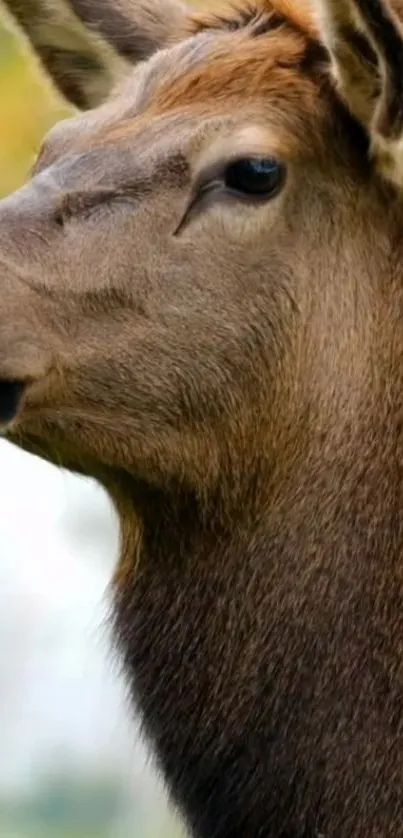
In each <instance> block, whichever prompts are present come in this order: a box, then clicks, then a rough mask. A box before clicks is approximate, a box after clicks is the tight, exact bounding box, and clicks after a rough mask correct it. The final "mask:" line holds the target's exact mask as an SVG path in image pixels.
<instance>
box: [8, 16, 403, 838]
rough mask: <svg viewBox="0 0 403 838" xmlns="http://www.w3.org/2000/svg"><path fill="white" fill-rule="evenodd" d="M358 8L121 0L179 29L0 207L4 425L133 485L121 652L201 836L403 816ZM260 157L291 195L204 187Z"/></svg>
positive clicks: (375, 241)
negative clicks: (212, 8) (231, 166)
mask: <svg viewBox="0 0 403 838" xmlns="http://www.w3.org/2000/svg"><path fill="white" fill-rule="evenodd" d="M122 1H123V0H122ZM38 2H39V0H38ZM48 3H49V0H45V6H43V9H44V10H45V9H47V8H48ZM9 5H10V7H11V8H12V7H13V5H15V4H13V2H12V0H9ZM23 5H24V4H23V2H22V0H19V3H18V8H19V9H20V10H21V8H23ZM71 5H72V6H73V7H74V14H75V15H76V16H77V20H81V18H80V14H81V15H83V17H84V19H85V20H86V21H87V17H86V14H84V12H83V6H82V4H80V3H79V2H77V3H76V2H73V0H71ZM341 5H342V12H343V14H344V13H345V17H343V18H340V19H339V18H338V17H337V15H336V12H337V14H338V13H339V10H340V8H341V6H337V7H336V6H335V4H334V3H332V2H331V0H327V2H324V0H323V3H322V4H321V6H322V12H323V14H322V15H319V17H318V18H316V17H315V16H314V14H313V11H312V10H311V6H309V5H306V6H305V10H301V5H300V4H298V3H297V2H295V4H294V3H292V2H286V0H281V2H280V0H275V2H273V3H269V2H268V0H265V2H264V3H259V4H256V6H255V7H254V8H252V9H251V8H250V7H249V8H248V7H247V6H245V7H243V6H242V4H238V5H237V6H236V7H235V8H234V11H233V13H232V12H231V13H228V12H227V11H226V12H225V13H224V12H223V13H222V14H220V13H219V12H217V13H214V14H213V16H211V15H210V16H203V17H202V18H200V17H197V21H196V22H195V19H194V18H193V17H192V16H191V15H190V14H189V15H188V14H187V13H186V12H185V11H183V10H182V9H180V8H178V10H177V13H175V15H174V19H175V20H176V24H175V32H174V31H170V30H169V25H168V22H167V21H168V18H167V16H166V15H164V14H163V15H162V18H160V19H159V22H158V20H157V26H156V29H155V30H153V31H154V35H153V31H151V30H150V29H149V28H147V26H145V22H146V21H147V20H148V21H149V20H150V19H151V18H150V16H149V15H148V14H147V15H146V16H144V12H145V10H148V11H150V12H151V11H153V14H155V16H156V18H158V14H157V11H158V8H159V7H158V6H152V2H151V0H148V2H142V3H140V4H139V6H138V8H137V7H136V4H135V3H133V4H132V3H128V4H127V6H124V7H123V6H120V9H121V10H123V11H124V15H123V16H124V19H125V20H129V19H130V21H131V26H132V28H133V30H134V29H136V39H135V43H136V50H135V55H133V58H136V56H138V55H141V56H142V55H143V53H142V48H141V47H139V40H141V37H142V35H143V36H144V45H145V46H144V49H145V52H146V53H147V51H148V50H149V46H147V45H149V44H150V43H153V44H154V41H155V42H158V43H161V46H162V47H164V49H161V50H156V51H155V50H154V52H153V54H152V55H150V57H149V59H148V60H147V61H144V62H142V63H140V64H139V65H138V67H136V69H135V70H133V72H132V73H130V74H129V75H128V77H127V78H126V79H125V80H124V81H123V83H122V85H121V86H120V87H119V88H118V89H117V90H116V91H115V93H114V95H113V96H112V98H111V99H110V100H109V101H108V102H106V104H104V105H102V106H101V107H99V108H97V109H95V110H94V111H93V112H91V113H89V114H88V113H86V114H82V115H80V116H78V117H75V118H74V119H72V120H69V121H67V122H64V123H62V124H61V125H59V126H56V128H55V129H53V131H52V132H51V133H50V135H49V136H48V138H47V140H46V141H45V144H44V147H43V150H42V153H41V155H40V158H39V160H38V162H37V164H36V166H35V171H34V173H33V174H34V177H33V179H32V181H31V182H30V183H29V184H27V186H26V187H25V188H24V189H23V190H21V191H20V192H18V193H16V194H15V195H13V196H11V197H9V198H7V199H6V200H4V201H2V202H1V203H0V286H1V295H0V416H1V417H3V426H4V430H5V432H6V435H7V437H8V438H9V439H10V440H12V441H13V442H15V443H16V444H18V445H20V446H21V447H23V448H25V449H27V450H29V451H32V452H34V453H36V454H39V455H40V456H42V457H44V458H47V459H49V460H50V461H52V462H56V463H58V464H60V465H63V466H65V467H67V468H70V469H73V470H75V471H77V472H80V473H84V474H90V475H92V476H94V477H95V478H96V479H98V480H99V481H100V482H101V483H102V484H103V485H104V486H105V487H106V488H107V490H108V491H109V493H110V496H111V498H112V499H113V501H114V503H115V505H116V508H117V510H118V513H119V518H120V525H121V558H120V563H119V567H118V568H117V570H116V574H115V578H114V583H113V590H114V600H115V627H116V637H117V642H118V646H119V649H120V650H121V653H122V656H123V659H124V662H125V665H126V671H127V674H128V677H129V679H130V684H131V686H132V689H133V696H134V698H135V700H136V702H137V704H138V707H139V709H140V712H141V714H142V718H143V723H144V730H145V733H146V735H147V737H148V739H149V741H150V743H151V745H152V746H153V747H154V748H155V751H156V754H157V757H158V760H159V763H160V766H161V769H162V771H163V773H164V776H165V778H166V781H167V784H168V787H169V789H170V792H171V794H172V798H173V801H174V802H175V803H176V804H177V805H178V806H179V807H180V810H181V812H182V813H183V816H184V818H185V820H186V823H187V824H188V826H189V829H190V831H191V833H192V835H194V836H195V838H351V837H352V836H354V838H400V836H402V835H403V785H402V752H403V581H402V580H403V577H402V553H403V515H402V508H403V436H402V427H403V426H402V409H401V402H402V393H403V316H402V315H403V286H402V265H403V241H402V232H401V231H402V225H403V204H402V196H401V190H400V184H401V183H402V182H403V180H402V169H401V166H400V147H399V142H398V140H399V138H397V137H396V133H395V131H396V124H397V123H396V121H395V115H394V114H392V115H391V116H390V119H391V120H393V132H392V133H393V142H390V136H391V132H390V131H389V128H388V126H386V130H384V131H383V134H382V137H383V139H384V140H385V142H386V143H387V147H386V151H385V157H382V155H380V153H379V142H378V140H379V136H380V131H379V123H378V122H377V118H376V117H375V116H374V114H375V113H378V110H377V109H378V107H382V104H380V103H382V102H384V101H386V99H385V96H386V94H385V89H386V88H387V91H388V96H389V93H390V90H391V87H390V85H392V88H393V84H394V79H395V80H396V79H397V75H396V73H395V72H394V67H395V64H396V61H398V60H400V54H399V49H397V53H396V51H395V52H394V54H393V55H392V56H389V53H388V48H387V47H388V43H389V41H388V37H387V36H388V35H390V32H391V30H390V28H388V26H386V28H385V32H386V34H385V38H384V39H382V31H383V30H382V27H381V28H380V29H377V39H380V41H381V45H379V43H378V41H377V43H374V39H373V36H372V35H371V27H370V25H369V22H368V21H369V15H370V13H371V12H372V11H373V8H374V6H375V5H377V4H375V3H371V2H368V3H365V2H364V0H359V1H358V0H357V3H349V2H347V1H346V2H344V3H343V4H341ZM29 7H30V4H29V3H28V2H27V3H26V4H25V8H26V9H27V10H28V11H29ZM394 8H395V10H396V9H397V7H394ZM86 9H87V12H88V9H89V6H88V4H86ZM97 9H98V12H99V21H100V23H99V27H98V29H99V31H102V38H105V42H106V41H108V43H109V48H114V49H115V50H116V52H119V51H120V52H121V51H122V46H121V41H119V38H120V35H119V32H120V30H119V32H118V31H117V28H118V29H119V25H120V24H119V20H120V18H119V17H116V15H115V14H114V11H115V10H116V7H114V6H110V7H109V10H110V13H111V14H110V15H108V14H106V11H107V9H108V7H107V3H106V2H105V0H103V2H102V3H101V2H99V4H98V2H97V0H94V3H93V5H92V6H91V14H93V15H94V20H95V19H96V17H97ZM385 9H386V11H385ZM156 10H157V11H156ZM343 10H344V11H343ZM382 14H383V15H384V16H385V15H386V16H390V19H391V20H392V23H393V26H394V27H395V28H394V30H393V33H392V34H393V37H392V41H393V43H394V44H395V46H396V45H397V47H398V44H399V40H398V38H397V35H398V34H399V33H400V23H399V21H398V19H397V18H396V19H395V18H392V17H391V13H390V11H389V7H387V8H386V6H385V7H384V6H382ZM360 16H361V17H360ZM44 19H46V15H45V18H44ZM26 20H28V24H27V31H28V32H29V27H30V23H29V15H28V18H26ZM178 21H180V23H179V24H178V23H177V22H178ZM321 21H322V22H321ZM357 21H358V23H357ZM136 22H137V23H138V26H137V28H136ZM182 25H183V30H182ZM116 27H117V28H116ZM59 31H60V30H59ZM124 31H125V32H126V26H125V27H124ZM182 31H183V33H187V35H186V37H185V36H183V37H179V35H180V33H181V32H182ZM42 33H43V38H42V40H41V41H40V44H42V47H43V44H44V43H49V41H51V42H52V43H54V41H53V40H52V38H55V37H56V31H55V30H54V31H53V30H52V23H51V19H50V22H49V32H47V31H46V26H45V27H44V29H42ZM51 33H52V34H51ZM368 33H369V34H368ZM126 34H127V32H126ZM60 37H61V38H62V39H63V37H64V35H63V30H62V33H61V36H60ZM93 37H95V36H93V35H91V37H90V43H91V44H92V43H93V41H92V38H93ZM96 37H97V38H98V37H101V36H99V35H97V36H96ZM153 39H154V40H153ZM33 41H34V43H36V45H37V47H38V49H39V52H40V51H41V48H42V47H41V46H40V45H39V46H38V41H36V42H35V39H34V38H33ZM97 43H98V42H97ZM99 43H103V41H102V40H101V41H100V42H99ZM167 44H170V46H169V47H168V48H166V47H167ZM326 45H327V46H326ZM127 55H128V52H127V51H126V52H125V56H126V57H127ZM388 61H390V66H388ZM382 62H384V63H382ZM331 64H332V66H333V69H334V70H335V71H336V75H337V82H336V83H335V82H334V79H333V76H332V73H331ZM385 66H386V72H384V69H385ZM59 69H60V68H59ZM100 72H102V71H101V70H100ZM55 79H56V82H57V83H59V84H60V86H61V88H62V89H66V88H65V86H64V82H63V81H62V80H61V79H60V74H58V73H55ZM82 85H83V88H84V89H85V85H86V75H85V73H83V78H82ZM396 85H397V81H396ZM393 89H394V90H395V92H396V90H397V89H398V88H397V86H396V87H395V88H393ZM386 98H387V100H388V101H389V98H388V97H386ZM387 112H388V111H387V109H386V110H384V114H386V119H387ZM384 127H385V126H384ZM389 127H390V128H391V127H392V125H391V123H390V124H389ZM250 155H258V156H261V157H265V156H270V157H277V158H278V159H279V160H281V161H282V162H283V163H284V164H285V165H286V167H287V178H286V181H285V185H284V187H283V189H282V191H281V192H280V193H279V194H278V195H277V196H276V197H275V198H273V199H272V200H265V201H259V202H254V201H250V200H241V199H239V198H238V199H236V198H235V197H234V195H232V196H231V194H229V192H228V190H227V189H225V188H218V187H217V186H216V188H212V189H204V190H203V188H201V185H203V184H204V185H206V183H207V185H211V179H212V178H213V180H214V178H215V180H214V183H216V180H217V172H218V176H219V173H220V172H221V171H222V170H223V168H225V165H226V163H227V162H228V161H229V160H232V159H233V158H234V156H235V157H239V156H240V157H245V156H250ZM386 157H387V158H388V161H389V164H390V165H389V164H388V166H386V165H385V163H384V161H385V159H386ZM209 178H210V180H209ZM15 382H17V383H20V384H21V383H23V384H24V391H23V395H22V397H21V398H20V390H19V388H18V387H16V386H15ZM11 396H12V398H11ZM10 413H11V414H12V415H10Z"/></svg>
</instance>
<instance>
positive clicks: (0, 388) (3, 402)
mask: <svg viewBox="0 0 403 838" xmlns="http://www.w3.org/2000/svg"><path fill="white" fill-rule="evenodd" d="M24 389H25V384H24V382H22V381H0V425H8V424H9V423H10V422H12V421H13V419H15V417H16V416H17V413H18V410H19V407H20V404H21V400H22V396H23V393H24Z"/></svg>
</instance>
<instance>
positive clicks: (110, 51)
mask: <svg viewBox="0 0 403 838" xmlns="http://www.w3.org/2000/svg"><path fill="white" fill-rule="evenodd" d="M4 2H5V5H6V7H7V8H8V9H9V11H10V12H11V14H12V16H13V17H14V18H15V20H16V21H17V23H19V25H20V26H21V28H22V29H23V30H24V32H25V34H26V35H27V37H28V39H29V41H30V43H31V45H32V47H33V48H34V50H35V52H36V54H37V55H38V57H39V59H40V61H41V63H42V64H43V66H44V68H45V70H46V72H47V73H48V74H49V75H50V76H51V78H52V79H53V81H54V82H55V84H56V86H57V87H58V89H59V90H60V91H61V93H62V94H63V95H64V96H65V97H66V99H68V101H69V102H70V103H71V104H73V105H75V106H76V107H78V108H80V109H81V110H86V109H87V108H91V107H95V106H96V105H99V104H101V103H102V102H103V101H104V100H105V99H106V98H107V96H108V94H109V92H110V90H111V88H112V87H113V85H114V83H115V82H116V80H117V78H118V77H119V75H120V74H121V73H122V72H124V70H125V69H127V67H128V64H133V63H135V62H137V61H140V60H142V59H145V58H148V57H149V56H150V55H151V54H152V53H153V52H155V51H156V50H157V49H159V48H160V47H163V46H165V45H166V44H168V43H169V41H170V40H171V39H173V38H178V37H180V35H181V31H182V29H183V31H184V24H185V20H186V10H185V8H184V7H183V6H182V5H181V2H180V0H4Z"/></svg>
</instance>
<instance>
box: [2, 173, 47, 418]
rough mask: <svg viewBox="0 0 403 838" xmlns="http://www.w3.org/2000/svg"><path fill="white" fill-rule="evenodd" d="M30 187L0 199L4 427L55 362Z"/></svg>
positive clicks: (18, 411) (14, 416)
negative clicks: (48, 333)
mask: <svg viewBox="0 0 403 838" xmlns="http://www.w3.org/2000/svg"><path fill="white" fill-rule="evenodd" d="M26 192H27V190H26V189H25V190H24V191H23V190H20V193H15V195H13V196H11V197H10V198H7V199H4V200H2V201H0V432H4V430H6V429H7V428H8V426H9V425H10V423H12V422H13V421H14V420H15V419H16V418H17V416H18V414H19V413H20V411H21V408H22V407H23V403H24V400H25V393H26V391H27V390H28V389H29V388H30V386H31V385H32V384H34V383H35V382H37V381H38V380H41V379H42V378H43V377H44V376H45V374H46V371H47V369H48V368H49V364H50V359H49V351H48V349H47V340H46V321H45V318H44V315H45V309H44V303H43V301H42V299H41V294H40V288H39V284H38V268H37V266H36V269H35V271H33V270H32V264H35V261H34V260H33V259H32V252H31V250H32V244H31V242H30V231H32V230H33V229H34V222H35V219H34V215H33V212H32V204H31V203H29V202H27V201H26V199H25V194H26ZM27 204H28V213H27V212H26V208H27ZM31 237H32V233H31Z"/></svg>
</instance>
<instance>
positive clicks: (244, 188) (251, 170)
mask: <svg viewBox="0 0 403 838" xmlns="http://www.w3.org/2000/svg"><path fill="white" fill-rule="evenodd" d="M284 177H285V168H284V166H283V165H282V164H281V163H278V162H277V160H273V159H271V158H270V157H267V158H266V157H262V158H253V157H250V158H244V159H242V160H236V161H235V162H234V163H230V164H229V166H227V169H226V172H225V185H226V186H227V187H228V189H233V190H235V191H236V192H240V193H242V194H244V195H256V196H262V197H264V196H268V195H272V194H273V193H274V192H277V191H278V190H279V189H280V187H281V186H282V184H283V182H284Z"/></svg>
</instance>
